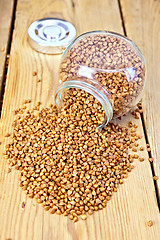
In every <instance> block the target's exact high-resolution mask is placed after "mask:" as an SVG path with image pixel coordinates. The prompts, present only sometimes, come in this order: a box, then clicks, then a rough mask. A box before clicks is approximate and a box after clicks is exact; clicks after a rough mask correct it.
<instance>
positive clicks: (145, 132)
mask: <svg viewBox="0 0 160 240" xmlns="http://www.w3.org/2000/svg"><path fill="white" fill-rule="evenodd" d="M117 1H118V7H119V11H120V16H121V21H122V27H123V31H124V35H125V36H126V37H127V29H126V24H125V20H124V16H123V9H122V6H121V0H117ZM140 117H141V122H142V127H143V131H144V137H145V141H146V144H149V145H150V143H149V139H148V133H147V127H146V125H145V121H144V114H143V113H141V114H140ZM148 158H152V152H148ZM150 166H151V171H152V176H153V177H154V176H155V170H154V166H153V163H152V162H151V163H150ZM153 182H154V188H155V194H156V199H157V205H158V208H159V211H160V194H159V191H158V185H157V182H156V181H155V180H153Z"/></svg>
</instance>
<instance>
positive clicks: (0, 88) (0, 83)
mask: <svg viewBox="0 0 160 240" xmlns="http://www.w3.org/2000/svg"><path fill="white" fill-rule="evenodd" d="M8 4H9V1H8ZM16 7H17V0H13V5H12V6H11V8H13V9H12V13H11V16H9V17H11V20H10V24H9V30H8V31H9V32H7V33H5V34H7V35H8V39H7V42H6V46H5V48H4V47H3V46H0V47H1V48H4V52H3V54H4V55H3V57H2V60H1V62H2V64H3V69H2V70H1V71H2V72H1V73H0V74H1V76H0V117H1V111H2V105H3V96H4V92H5V82H6V76H7V72H8V66H6V61H7V58H8V56H9V54H10V50H11V43H12V36H13V30H14V22H15V15H16ZM5 14H6V13H5ZM0 18H1V17H0ZM1 25H3V20H2V21H1ZM1 31H2V30H1ZM0 34H1V36H2V35H3V33H2V32H0ZM5 37H6V38H7V36H6V35H5Z"/></svg>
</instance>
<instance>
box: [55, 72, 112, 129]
mask: <svg viewBox="0 0 160 240" xmlns="http://www.w3.org/2000/svg"><path fill="white" fill-rule="evenodd" d="M69 88H78V89H81V90H84V91H85V92H88V93H90V94H91V95H92V96H93V97H95V98H96V99H97V100H98V101H99V102H100V103H101V105H102V107H103V109H104V112H105V115H104V120H103V122H102V124H100V125H98V126H97V128H98V129H101V128H104V127H105V126H106V125H107V124H108V122H109V121H110V120H111V119H112V117H113V109H112V105H111V102H110V101H109V97H110V93H109V92H107V90H106V89H105V88H104V87H103V85H102V84H100V83H99V82H98V83H97V82H96V81H95V80H94V79H85V78H83V79H82V77H79V78H77V79H72V80H68V81H65V82H63V83H62V84H61V85H60V86H59V87H58V89H57V91H56V93H55V102H56V105H57V107H58V108H59V109H61V108H62V107H63V93H64V91H65V89H69Z"/></svg>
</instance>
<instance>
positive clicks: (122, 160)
mask: <svg viewBox="0 0 160 240" xmlns="http://www.w3.org/2000/svg"><path fill="white" fill-rule="evenodd" d="M28 102H30V101H25V102H24V105H23V107H22V108H21V109H18V110H16V111H15V115H16V116H15V120H14V123H13V133H12V135H11V140H10V143H9V144H8V145H7V146H6V151H5V155H4V157H5V158H6V159H7V161H8V163H9V164H10V166H15V168H16V169H17V170H19V172H20V176H19V179H20V186H21V187H22V189H23V190H24V191H25V192H26V194H27V195H28V196H29V197H31V198H35V199H36V200H37V203H40V204H42V206H43V207H44V209H45V210H46V211H48V210H49V212H50V213H52V214H53V213H56V214H59V215H60V214H63V215H64V216H69V218H70V219H71V220H73V221H74V222H76V221H78V218H79V217H80V218H81V219H83V220H85V219H86V218H87V215H88V214H89V215H91V214H93V212H94V211H97V210H100V209H103V208H105V207H106V204H107V201H109V200H110V198H111V196H112V194H113V192H116V191H117V188H118V186H119V184H122V183H123V179H125V178H127V175H128V172H130V171H131V169H132V168H133V166H132V165H131V164H132V162H133V159H134V158H138V155H136V154H134V153H135V151H136V149H137V147H138V143H137V140H138V139H139V138H140V136H139V135H138V134H137V133H136V132H135V129H136V128H137V126H136V125H135V124H132V123H131V122H130V123H129V127H130V128H127V127H121V126H119V125H118V124H117V125H115V124H113V123H109V124H108V125H107V126H106V127H105V128H104V129H103V130H98V129H97V124H99V123H101V121H102V120H103V117H104V111H103V109H102V107H101V105H100V103H99V102H98V101H97V100H96V99H95V98H94V97H93V96H91V95H90V94H88V93H86V92H83V91H82V90H78V89H70V90H67V92H66V94H65V97H64V107H63V109H62V111H61V112H59V111H58V110H57V108H56V106H53V105H50V106H49V107H48V108H40V103H37V105H36V106H35V107H34V109H31V110H29V108H28V107H27V104H28ZM129 149H133V152H134V153H133V154H132V155H131V154H129Z"/></svg>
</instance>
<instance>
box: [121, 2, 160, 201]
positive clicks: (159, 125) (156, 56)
mask: <svg viewBox="0 0 160 240" xmlns="http://www.w3.org/2000/svg"><path fill="white" fill-rule="evenodd" d="M121 5H122V11H123V15H124V22H125V27H126V31H127V35H128V37H130V38H131V39H133V41H135V42H136V43H137V44H138V46H139V47H140V49H141V50H142V52H143V54H144V57H145V59H146V64H147V83H146V87H145V94H144V98H143V110H144V120H145V126H146V130H147V136H148V139H149V143H150V146H151V150H152V156H153V159H154V161H153V166H154V171H155V174H156V175H157V176H158V181H157V183H158V191H159V196H160V161H159V159H160V130H159V129H160V121H159V119H160V110H159V103H160V94H159V93H160V81H159V76H160V67H159V62H160V46H159V40H160V24H159V23H160V2H159V1H151V0H147V1H145V0H140V1H138V0H137V1H129V0H124V1H121Z"/></svg>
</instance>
